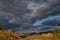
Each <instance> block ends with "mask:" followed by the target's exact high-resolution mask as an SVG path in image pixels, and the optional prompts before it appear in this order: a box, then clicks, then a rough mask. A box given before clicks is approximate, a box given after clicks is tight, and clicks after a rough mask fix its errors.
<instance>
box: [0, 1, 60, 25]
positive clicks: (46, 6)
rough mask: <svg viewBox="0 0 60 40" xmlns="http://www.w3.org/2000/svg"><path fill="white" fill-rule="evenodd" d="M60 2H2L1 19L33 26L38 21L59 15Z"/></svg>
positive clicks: (0, 8)
mask: <svg viewBox="0 0 60 40" xmlns="http://www.w3.org/2000/svg"><path fill="white" fill-rule="evenodd" d="M59 10H60V2H59V0H32V1H31V0H1V1H0V17H1V18H2V17H3V18H6V20H7V19H9V20H8V22H9V23H12V22H13V23H16V24H19V25H21V26H32V25H33V23H35V22H36V20H37V19H40V20H42V19H44V18H46V17H49V16H51V15H56V14H59V12H60V11H59Z"/></svg>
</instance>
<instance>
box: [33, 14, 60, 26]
mask: <svg viewBox="0 0 60 40" xmlns="http://www.w3.org/2000/svg"><path fill="white" fill-rule="evenodd" d="M54 19H55V20H57V21H60V14H58V15H56V16H49V17H47V18H45V19H42V20H39V19H37V20H36V22H35V23H34V24H33V26H37V25H43V24H42V23H43V22H45V21H47V20H54Z"/></svg>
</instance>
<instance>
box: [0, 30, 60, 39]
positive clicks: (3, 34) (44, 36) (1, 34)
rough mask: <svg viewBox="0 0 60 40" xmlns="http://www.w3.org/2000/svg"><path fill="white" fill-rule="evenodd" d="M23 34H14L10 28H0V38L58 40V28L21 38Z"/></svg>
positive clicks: (59, 32)
mask: <svg viewBox="0 0 60 40" xmlns="http://www.w3.org/2000/svg"><path fill="white" fill-rule="evenodd" d="M21 36H23V34H16V33H14V32H12V31H11V30H5V31H4V30H0V40H60V30H55V31H51V32H50V33H47V34H45V33H43V34H42V35H39V34H35V35H32V36H28V37H26V38H22V37H21Z"/></svg>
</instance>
